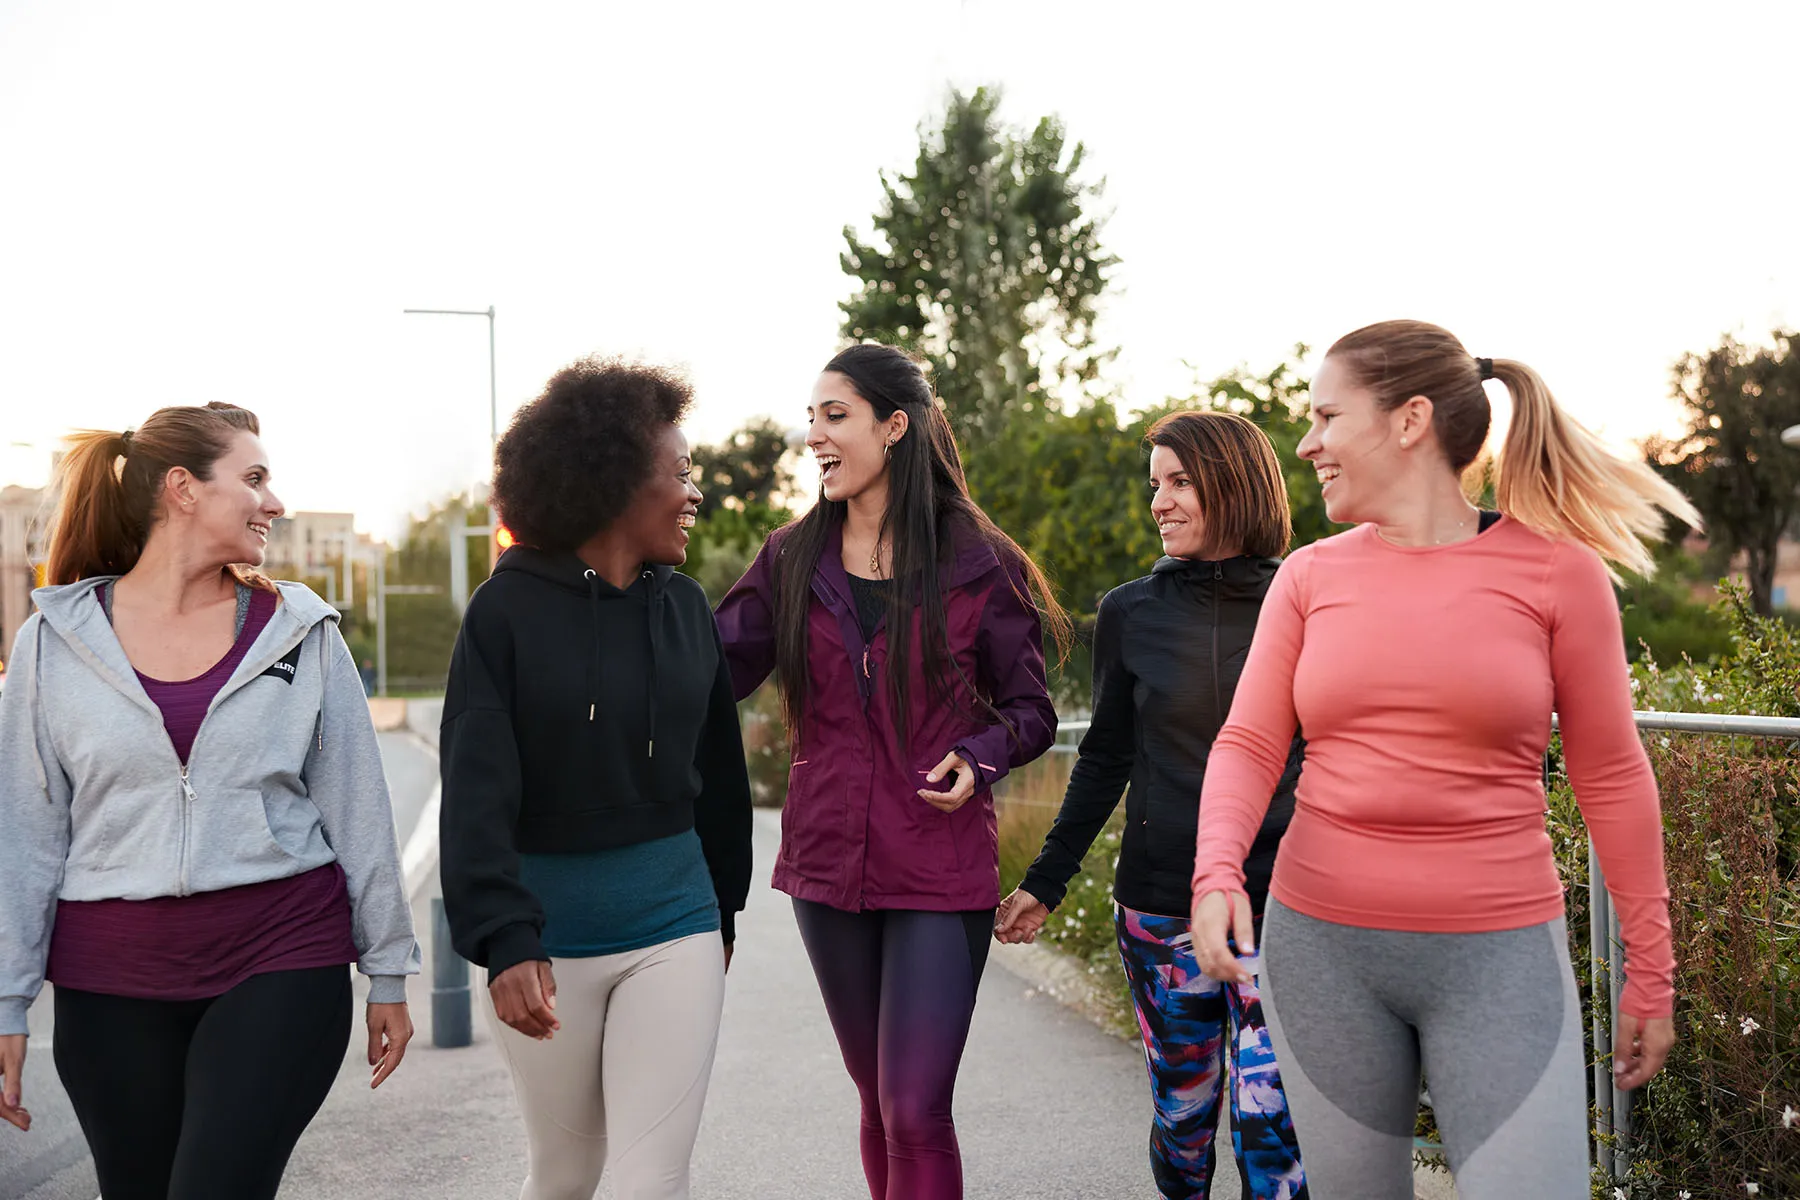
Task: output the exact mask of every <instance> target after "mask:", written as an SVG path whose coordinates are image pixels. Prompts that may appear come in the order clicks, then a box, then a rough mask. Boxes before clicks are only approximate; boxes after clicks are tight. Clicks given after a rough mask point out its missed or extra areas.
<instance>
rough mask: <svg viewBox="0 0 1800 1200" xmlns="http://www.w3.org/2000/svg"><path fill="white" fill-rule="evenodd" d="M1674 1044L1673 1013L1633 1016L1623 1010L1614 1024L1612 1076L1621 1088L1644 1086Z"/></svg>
mask: <svg viewBox="0 0 1800 1200" xmlns="http://www.w3.org/2000/svg"><path fill="white" fill-rule="evenodd" d="M1674 1045H1675V1021H1674V1019H1673V1018H1672V1017H1651V1018H1649V1019H1648V1020H1646V1019H1645V1018H1643V1017H1634V1016H1632V1015H1631V1014H1630V1013H1620V1014H1619V1015H1618V1017H1617V1018H1616V1020H1615V1021H1614V1026H1613V1080H1614V1081H1615V1082H1616V1083H1617V1084H1618V1085H1619V1088H1620V1089H1621V1090H1622V1091H1627V1092H1629V1091H1631V1090H1632V1089H1633V1088H1640V1087H1643V1086H1644V1085H1645V1084H1646V1083H1649V1082H1650V1077H1651V1076H1652V1075H1655V1074H1656V1073H1657V1072H1658V1071H1660V1070H1662V1065H1663V1062H1664V1060H1665V1059H1667V1058H1668V1057H1669V1051H1670V1050H1671V1049H1673V1048H1674Z"/></svg>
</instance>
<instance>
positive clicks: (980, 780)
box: [950, 740, 1007, 788]
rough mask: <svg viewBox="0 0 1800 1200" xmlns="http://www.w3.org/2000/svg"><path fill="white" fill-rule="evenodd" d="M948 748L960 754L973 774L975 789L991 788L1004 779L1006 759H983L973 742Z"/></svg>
mask: <svg viewBox="0 0 1800 1200" xmlns="http://www.w3.org/2000/svg"><path fill="white" fill-rule="evenodd" d="M950 748H951V749H952V750H954V751H955V752H956V753H958V754H960V755H961V756H962V759H963V761H964V762H966V763H968V764H969V768H970V769H971V770H973V771H974V772H975V786H976V787H978V788H991V787H993V786H994V785H995V784H996V783H999V782H1000V781H1001V780H1002V779H1005V778H1006V771H1007V763H1006V759H1005V758H1004V757H996V756H993V755H990V756H989V757H987V758H983V757H982V752H981V750H980V749H979V748H978V747H977V746H975V745H974V744H973V740H971V741H967V742H958V743H957V744H956V745H954V746H952V747H950Z"/></svg>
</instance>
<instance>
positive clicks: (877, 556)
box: [869, 538, 881, 579]
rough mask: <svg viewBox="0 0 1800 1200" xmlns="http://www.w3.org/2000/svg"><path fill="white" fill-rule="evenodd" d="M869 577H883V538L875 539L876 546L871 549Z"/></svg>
mask: <svg viewBox="0 0 1800 1200" xmlns="http://www.w3.org/2000/svg"><path fill="white" fill-rule="evenodd" d="M869 577H870V578H871V579H880V578H881V539H880V538H876V539H875V548H874V549H873V550H871V551H869Z"/></svg>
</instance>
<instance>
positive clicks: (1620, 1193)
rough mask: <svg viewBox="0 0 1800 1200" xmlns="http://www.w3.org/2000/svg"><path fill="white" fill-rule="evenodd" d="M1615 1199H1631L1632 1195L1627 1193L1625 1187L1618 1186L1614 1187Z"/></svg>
mask: <svg viewBox="0 0 1800 1200" xmlns="http://www.w3.org/2000/svg"><path fill="white" fill-rule="evenodd" d="M1613 1200H1630V1197H1628V1196H1626V1195H1625V1189H1624V1188H1621V1187H1616V1188H1614V1189H1613Z"/></svg>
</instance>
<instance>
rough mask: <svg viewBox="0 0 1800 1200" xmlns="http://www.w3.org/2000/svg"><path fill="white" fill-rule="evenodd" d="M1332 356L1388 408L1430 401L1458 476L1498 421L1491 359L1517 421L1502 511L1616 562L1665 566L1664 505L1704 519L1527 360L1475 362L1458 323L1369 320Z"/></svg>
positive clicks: (1500, 498)
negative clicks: (1600, 432) (1487, 378)
mask: <svg viewBox="0 0 1800 1200" xmlns="http://www.w3.org/2000/svg"><path fill="white" fill-rule="evenodd" d="M1326 357H1328V358H1334V359H1337V360H1339V361H1340V362H1342V363H1343V364H1344V365H1345V367H1346V368H1347V369H1348V371H1349V373H1350V376H1351V378H1352V379H1353V380H1354V381H1355V382H1356V383H1358V384H1359V385H1361V386H1362V387H1365V388H1368V389H1369V390H1370V391H1371V392H1373V393H1374V394H1375V401H1376V403H1377V404H1378V405H1380V407H1381V408H1383V409H1394V408H1398V407H1399V406H1400V405H1402V404H1404V403H1406V402H1407V401H1408V400H1410V399H1411V398H1412V397H1414V396H1424V397H1426V398H1427V399H1429V400H1430V401H1431V412H1432V416H1431V424H1432V428H1433V430H1434V431H1435V432H1436V433H1437V436H1438V442H1439V444H1440V445H1442V446H1443V448H1444V453H1445V455H1446V456H1447V457H1448V458H1449V460H1450V467H1451V469H1452V470H1454V471H1456V472H1457V473H1459V474H1461V473H1463V472H1464V471H1466V470H1467V469H1468V468H1469V467H1470V466H1471V465H1472V464H1474V465H1476V466H1479V465H1480V460H1481V457H1482V447H1483V445H1484V444H1485V443H1486V441H1487V435H1488V427H1489V421H1490V413H1489V409H1488V400H1487V393H1486V392H1485V391H1483V390H1482V387H1481V381H1482V379H1483V367H1484V365H1486V366H1491V369H1492V373H1493V378H1495V379H1498V380H1499V381H1500V382H1501V383H1503V384H1505V385H1506V390H1507V391H1508V392H1510V393H1511V394H1512V399H1513V419H1512V427H1511V428H1510V429H1508V430H1507V434H1506V444H1505V446H1503V447H1502V448H1501V451H1500V458H1499V462H1498V464H1497V466H1496V468H1495V479H1494V497H1495V501H1496V503H1498V504H1499V506H1500V511H1501V512H1503V513H1505V514H1506V515H1507V516H1509V517H1511V518H1513V519H1514V520H1515V521H1518V522H1519V523H1520V524H1522V525H1526V526H1529V527H1530V528H1532V529H1535V530H1536V531H1537V532H1539V533H1541V534H1543V535H1544V536H1546V537H1551V538H1559V539H1564V540H1568V541H1575V542H1580V543H1581V544H1582V545H1584V546H1587V547H1588V548H1590V549H1592V550H1593V551H1594V552H1595V553H1597V554H1598V555H1600V557H1601V558H1603V559H1605V560H1606V561H1607V563H1608V564H1609V569H1610V568H1611V566H1614V565H1616V566H1619V567H1624V568H1625V569H1626V570H1628V571H1633V572H1636V573H1637V574H1639V575H1650V574H1651V573H1653V572H1654V571H1655V570H1656V562H1655V560H1654V559H1653V558H1652V557H1651V555H1650V551H1649V549H1648V547H1647V546H1646V545H1645V543H1646V542H1647V541H1649V540H1651V539H1659V538H1661V537H1662V536H1663V518H1662V515H1661V514H1662V513H1668V514H1670V515H1671V516H1674V517H1676V518H1678V519H1680V520H1681V521H1684V522H1686V523H1687V524H1689V525H1692V526H1694V527H1695V528H1699V526H1700V515H1699V514H1698V513H1696V512H1695V511H1694V506H1693V505H1692V504H1690V503H1688V500H1687V497H1685V496H1683V495H1682V494H1681V493H1680V492H1679V491H1677V490H1676V489H1675V487H1674V486H1673V485H1672V484H1670V483H1668V482H1667V481H1665V480H1664V479H1662V478H1661V477H1660V476H1658V475H1657V474H1656V473H1655V472H1654V471H1652V470H1651V469H1650V468H1649V467H1648V466H1646V465H1645V464H1643V463H1641V462H1636V461H1633V460H1630V459H1623V458H1620V457H1619V456H1618V455H1616V454H1614V453H1612V451H1610V450H1608V449H1607V448H1606V447H1605V446H1604V445H1602V444H1601V442H1600V439H1598V438H1596V437H1595V436H1594V435H1593V434H1591V433H1589V432H1588V431H1587V430H1586V429H1584V428H1582V427H1581V425H1580V424H1579V423H1578V422H1577V421H1576V420H1575V419H1574V418H1573V417H1570V416H1569V415H1568V414H1567V413H1565V412H1563V411H1562V409H1561V408H1560V407H1558V405H1557V403H1556V400H1555V398H1554V397H1552V396H1551V395H1550V389H1549V388H1547V387H1545V386H1544V381H1543V380H1542V379H1540V378H1538V374H1537V372H1536V371H1533V370H1532V369H1531V368H1530V367H1528V366H1526V365H1525V364H1524V363H1522V362H1517V361H1515V360H1513V359H1510V358H1496V359H1493V360H1491V363H1486V362H1484V361H1480V360H1477V359H1475V358H1473V357H1472V356H1471V355H1470V354H1469V352H1468V351H1467V350H1465V349H1464V348H1463V344H1462V343H1461V342H1459V341H1457V340H1456V338H1455V336H1454V335H1452V334H1451V333H1450V331H1449V330H1447V329H1442V328H1440V327H1438V326H1436V325H1429V324H1426V323H1425V322H1424V321H1382V322H1380V323H1378V324H1375V325H1365V326H1364V327H1363V328H1361V329H1358V330H1356V331H1354V332H1352V333H1347V334H1345V335H1344V336H1343V337H1341V338H1339V339H1338V340H1337V342H1336V343H1335V344H1334V345H1333V346H1332V347H1331V349H1330V350H1328V351H1326ZM1658 510H1661V512H1659V511H1658ZM1617 577H1618V576H1617V573H1616V572H1614V578H1615V579H1617Z"/></svg>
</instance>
